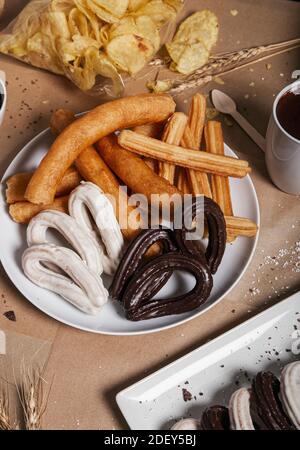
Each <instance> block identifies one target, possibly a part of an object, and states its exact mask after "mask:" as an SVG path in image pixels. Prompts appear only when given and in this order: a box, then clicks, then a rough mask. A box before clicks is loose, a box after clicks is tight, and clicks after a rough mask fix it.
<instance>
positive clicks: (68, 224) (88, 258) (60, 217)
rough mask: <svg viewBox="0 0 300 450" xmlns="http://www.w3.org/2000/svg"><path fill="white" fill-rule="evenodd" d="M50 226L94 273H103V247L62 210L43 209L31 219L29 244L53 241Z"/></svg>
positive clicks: (28, 234)
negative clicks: (49, 232)
mask: <svg viewBox="0 0 300 450" xmlns="http://www.w3.org/2000/svg"><path fill="white" fill-rule="evenodd" d="M49 228H52V229H55V230H56V231H58V232H59V234H60V235H61V236H63V237H64V238H65V240H66V241H67V242H68V243H69V244H70V245H71V247H72V248H73V249H74V250H75V251H76V253H77V254H78V255H79V256H80V257H81V259H82V260H83V261H84V262H85V264H86V265H87V266H88V267H89V268H90V269H91V270H92V271H93V272H94V273H96V274H98V275H101V274H102V272H103V262H102V259H103V251H102V249H101V247H100V246H99V245H94V241H93V239H92V236H91V234H90V233H86V231H85V230H84V229H83V228H82V227H81V225H80V224H79V223H77V221H76V220H75V219H74V218H73V217H71V216H69V215H68V214H65V213H63V212H61V211H53V210H47V211H42V212H40V213H39V214H37V215H36V216H35V217H34V218H33V219H32V220H31V221H30V223H29V225H28V227H27V243H28V246H29V247H31V246H32V245H38V244H49V243H51V242H49V240H48V236H47V231H48V229H49Z"/></svg>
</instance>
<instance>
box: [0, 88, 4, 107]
mask: <svg viewBox="0 0 300 450" xmlns="http://www.w3.org/2000/svg"><path fill="white" fill-rule="evenodd" d="M3 101H4V95H3V94H1V92H0V109H1V108H2V105H3Z"/></svg>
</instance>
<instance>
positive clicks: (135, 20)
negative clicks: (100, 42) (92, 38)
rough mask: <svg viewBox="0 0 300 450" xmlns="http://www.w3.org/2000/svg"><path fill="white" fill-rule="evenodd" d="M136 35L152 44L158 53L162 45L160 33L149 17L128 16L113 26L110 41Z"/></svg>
mask: <svg viewBox="0 0 300 450" xmlns="http://www.w3.org/2000/svg"><path fill="white" fill-rule="evenodd" d="M123 35H134V36H136V37H141V38H145V39H147V40H148V41H150V42H151V44H152V46H153V49H154V51H157V50H158V48H159V45H160V36H159V31H158V29H157V27H156V25H155V23H154V22H153V20H152V19H151V18H150V17H148V16H138V17H133V16H126V17H124V18H123V19H121V20H120V22H119V23H118V24H113V25H112V26H111V28H110V30H109V35H108V40H109V41H111V40H112V39H114V38H116V37H118V36H123Z"/></svg>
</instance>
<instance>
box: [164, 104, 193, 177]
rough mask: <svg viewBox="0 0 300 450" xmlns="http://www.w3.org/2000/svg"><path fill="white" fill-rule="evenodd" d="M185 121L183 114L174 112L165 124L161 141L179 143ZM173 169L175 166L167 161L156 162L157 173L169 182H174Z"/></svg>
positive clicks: (186, 119)
mask: <svg viewBox="0 0 300 450" xmlns="http://www.w3.org/2000/svg"><path fill="white" fill-rule="evenodd" d="M187 121H188V118H187V116H186V115H185V114H183V113H180V112H175V113H174V114H173V115H172V117H171V118H170V120H169V121H168V122H167V124H166V126H165V129H164V132H163V135H162V141H163V142H167V143H168V144H174V145H179V144H180V142H181V139H182V136H183V133H184V130H185V127H186V125H187ZM175 169H176V166H175V165H174V164H169V163H167V162H159V163H158V175H159V176H160V177H163V178H165V179H166V180H168V181H169V182H170V183H171V184H174V179H175Z"/></svg>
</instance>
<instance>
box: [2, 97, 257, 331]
mask: <svg viewBox="0 0 300 450" xmlns="http://www.w3.org/2000/svg"><path fill="white" fill-rule="evenodd" d="M250 172H251V168H250V166H249V164H248V162H247V161H244V160H241V159H238V158H237V156H236V155H235V153H234V152H233V151H232V150H231V149H230V148H229V147H228V146H227V145H226V144H225V143H224V140H223V135H222V126H221V124H220V123H219V122H217V121H206V99H205V96H203V95H201V94H196V95H195V96H194V97H193V98H192V99H191V103H190V106H189V112H188V114H185V113H183V112H179V111H176V104H175V102H174V100H173V99H172V98H171V97H170V96H169V95H166V94H140V95H136V96H131V97H124V98H120V99H117V100H114V101H111V102H108V103H104V104H102V105H100V106H98V107H96V108H94V109H93V110H91V111H89V112H87V113H84V114H79V115H75V114H74V113H73V112H72V111H68V110H64V109H60V110H57V111H56V112H54V113H53V115H52V117H51V123H50V127H49V128H48V129H46V130H44V131H43V132H42V133H40V134H39V135H37V136H36V137H35V138H34V139H33V140H32V141H30V142H29V143H28V144H27V145H26V146H25V147H24V148H23V149H22V150H21V151H20V152H19V153H18V155H17V156H16V157H15V159H14V160H13V161H12V162H11V164H10V166H9V167H8V169H7V171H6V173H5V174H4V177H3V180H2V192H1V201H0V208H1V215H0V226H1V230H2V233H1V236H0V257H1V261H2V264H3V267H4V269H5V270H6V272H7V274H8V276H9V277H10V278H11V280H12V282H13V283H14V285H15V286H16V287H17V288H18V289H19V291H20V292H21V293H22V294H23V295H24V297H25V298H26V299H28V300H29V301H30V302H31V303H32V304H33V305H35V306H36V307H37V308H39V309H40V310H41V311H43V312H44V313H46V314H47V315H49V316H51V317H53V318H54V319H56V320H58V321H60V322H63V323H65V324H68V325H70V326H73V327H76V328H79V329H82V330H87V331H91V332H96V333H104V334H113V335H122V334H123V335H129V334H142V333H150V332H155V331H160V330H163V329H166V328H170V327H174V326H177V325H179V324H182V323H184V322H186V321H188V320H190V319H192V318H195V317H197V316H199V315H200V314H203V313H204V312H205V311H206V310H207V309H208V308H210V307H212V306H213V305H214V304H216V303H217V302H218V301H220V300H221V299H222V298H224V297H225V296H226V295H227V294H228V292H229V291H230V290H231V289H232V288H233V287H234V286H236V284H237V283H238V282H239V280H240V278H241V277H242V276H243V274H244V272H245V270H246V269H247V267H248V265H249V263H250V261H251V259H252V256H253V254H254V252H255V248H256V244H257V239H258V232H259V225H260V214H259V205H258V200H257V196H256V192H255V188H254V186H253V183H252V181H251V178H250V175H249V174H250Z"/></svg>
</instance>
